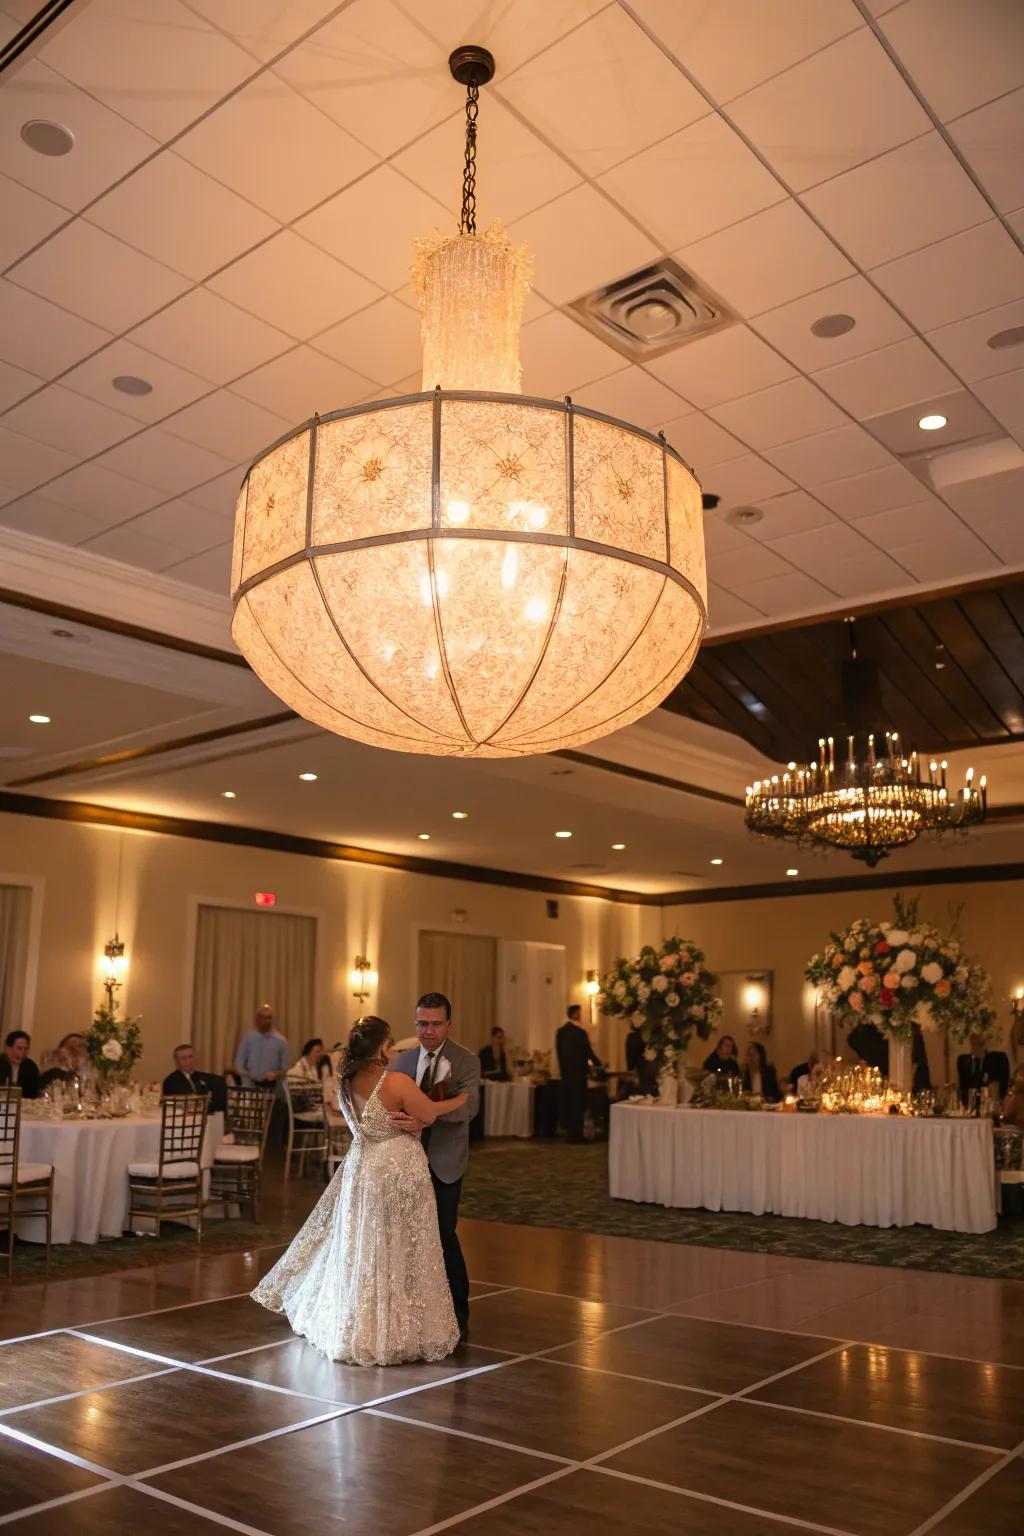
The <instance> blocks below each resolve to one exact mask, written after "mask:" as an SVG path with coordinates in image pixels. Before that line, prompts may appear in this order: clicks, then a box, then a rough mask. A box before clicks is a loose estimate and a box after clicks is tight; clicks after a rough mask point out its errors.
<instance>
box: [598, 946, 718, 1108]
mask: <svg viewBox="0 0 1024 1536" xmlns="http://www.w3.org/2000/svg"><path fill="white" fill-rule="evenodd" d="M717 980H718V978H717V977H716V976H714V975H713V974H712V972H711V971H709V970H708V969H707V968H706V966H705V964H704V951H703V950H702V949H699V948H698V947H697V945H696V944H694V943H692V942H691V940H689V939H677V938H670V939H663V940H662V944H661V948H660V949H655V948H654V947H653V946H652V945H650V944H645V945H644V947H643V949H642V950H641V951H640V953H639V954H638V955H636V956H635V957H634V958H633V959H632V960H619V961H617V962H616V964H615V965H614V967H613V968H612V970H611V971H609V973H608V975H607V976H605V978H604V979H603V981H602V983H601V992H600V994H599V996H598V1006H599V1007H600V1009H601V1011H602V1013H606V1014H610V1015H611V1017H612V1018H621V1019H628V1020H629V1022H630V1023H631V1024H635V1025H637V1026H638V1027H639V1029H640V1033H641V1034H642V1036H643V1039H644V1055H645V1057H646V1059H647V1060H648V1061H650V1062H655V1063H657V1069H658V1072H659V1075H660V1076H661V1077H662V1078H664V1076H665V1075H666V1074H669V1073H670V1074H673V1076H674V1075H675V1074H676V1073H677V1072H678V1071H679V1070H680V1069H681V1067H682V1065H683V1056H684V1054H685V1051H686V1047H687V1045H688V1044H689V1041H690V1039H691V1037H692V1036H693V1035H694V1034H695V1033H696V1034H698V1035H699V1036H700V1038H701V1039H702V1040H706V1039H707V1037H708V1035H710V1033H711V1031H712V1029H713V1028H714V1027H715V1024H716V1022H717V1020H718V1017H719V1014H720V1013H721V1011H722V999H721V998H720V997H718V996H716V994H715V990H714V988H715V986H716V984H717Z"/></svg>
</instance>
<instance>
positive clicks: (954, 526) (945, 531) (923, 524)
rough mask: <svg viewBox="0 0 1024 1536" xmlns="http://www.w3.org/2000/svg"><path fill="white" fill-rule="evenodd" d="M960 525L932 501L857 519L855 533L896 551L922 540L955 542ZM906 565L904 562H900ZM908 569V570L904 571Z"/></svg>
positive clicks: (946, 511) (957, 520)
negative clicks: (949, 540) (948, 540)
mask: <svg viewBox="0 0 1024 1536" xmlns="http://www.w3.org/2000/svg"><path fill="white" fill-rule="evenodd" d="M966 531H967V530H966V529H965V528H964V525H963V523H962V522H961V521H960V519H959V518H958V517H957V516H956V515H955V513H953V512H951V511H950V510H949V508H948V507H944V506H943V505H942V503H941V501H936V500H935V499H934V498H932V499H931V500H929V501H919V502H917V503H916V504H915V505H914V506H910V507H891V508H890V509H889V510H888V511H887V512H872V513H870V515H869V516H867V517H859V518H858V519H857V532H858V533H862V534H863V535H864V537H865V538H866V539H870V540H871V542H872V544H877V545H879V547H880V548H882V549H890V550H900V549H902V548H903V547H904V546H905V545H908V544H920V543H921V542H922V541H923V540H925V539H942V540H946V539H947V538H952V539H955V538H956V537H957V536H958V535H959V534H962V533H966ZM904 563H906V562H904ZM908 569H909V567H908Z"/></svg>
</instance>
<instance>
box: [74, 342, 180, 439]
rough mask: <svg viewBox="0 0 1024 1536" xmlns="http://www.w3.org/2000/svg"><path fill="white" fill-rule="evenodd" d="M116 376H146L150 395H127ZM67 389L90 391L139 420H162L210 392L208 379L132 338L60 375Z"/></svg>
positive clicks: (86, 392)
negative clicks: (201, 377)
mask: <svg viewBox="0 0 1024 1536" xmlns="http://www.w3.org/2000/svg"><path fill="white" fill-rule="evenodd" d="M117 378H136V379H145V380H146V382H147V383H149V384H151V385H152V386H153V387H152V389H151V390H150V392H149V394H148V395H126V394H124V393H122V391H121V390H117V389H115V388H114V380H115V379H117ZM61 383H62V384H63V385H64V387H65V388H66V389H73V390H74V391H75V393H76V394H79V395H88V397H89V399H90V400H98V401H99V403H100V404H101V405H109V406H112V407H113V408H114V409H115V410H118V411H122V412H123V413H124V414H125V415H126V416H131V417H133V418H134V419H135V420H136V421H149V422H152V421H160V420H161V418H162V417H164V416H167V415H169V414H170V412H171V411H177V410H180V408H181V407H182V406H183V405H187V404H188V403H189V401H190V400H196V399H198V397H199V396H200V395H205V394H207V393H208V392H209V389H210V385H209V383H208V382H207V380H206V379H200V378H197V377H196V375H195V374H193V373H187V372H186V371H185V369H184V368H177V367H175V365H174V364H173V363H169V362H167V361H166V359H164V358H162V357H157V356H156V355H155V354H154V353H153V352H145V351H143V349H142V347H137V346H136V345H135V344H134V342H131V341H124V340H119V341H112V342H111V343H110V345H109V346H108V347H104V348H103V349H102V350H101V351H99V352H96V353H94V354H93V356H92V357H90V358H87V359H86V361H85V362H84V363H79V365H78V367H77V368H72V369H71V371H70V373H66V374H65V375H64V377H63V378H62V379H61Z"/></svg>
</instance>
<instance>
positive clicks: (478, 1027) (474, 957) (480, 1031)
mask: <svg viewBox="0 0 1024 1536" xmlns="http://www.w3.org/2000/svg"><path fill="white" fill-rule="evenodd" d="M418 962H419V990H420V993H421V994H422V993H424V992H443V993H444V995H445V997H447V998H449V999H450V1000H451V1005H452V1038H453V1039H454V1040H457V1041H458V1043H459V1044H460V1045H464V1046H465V1047H466V1049H467V1051H478V1050H479V1049H480V1047H481V1046H482V1045H486V1044H488V1043H489V1041H490V1038H491V1030H492V1028H493V1026H494V1022H495V1017H496V1006H495V995H496V975H497V963H498V941H497V940H496V939H488V938H483V937H481V936H480V935H479V934H475V933H439V932H435V931H433V930H431V929H426V928H424V929H421V931H420V938H419V956H418ZM404 1033H405V1031H404V1030H400V1031H399V1034H404ZM410 1033H411V1030H410Z"/></svg>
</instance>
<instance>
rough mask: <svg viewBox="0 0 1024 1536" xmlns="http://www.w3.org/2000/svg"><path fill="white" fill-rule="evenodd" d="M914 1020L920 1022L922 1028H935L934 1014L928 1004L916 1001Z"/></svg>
mask: <svg viewBox="0 0 1024 1536" xmlns="http://www.w3.org/2000/svg"><path fill="white" fill-rule="evenodd" d="M914 1021H915V1023H917V1024H920V1026H921V1028H922V1029H934V1028H935V1015H934V1014H933V1013H932V1010H931V1006H930V1004H928V1003H918V1005H917V1007H916V1008H915V1009H914Z"/></svg>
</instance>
